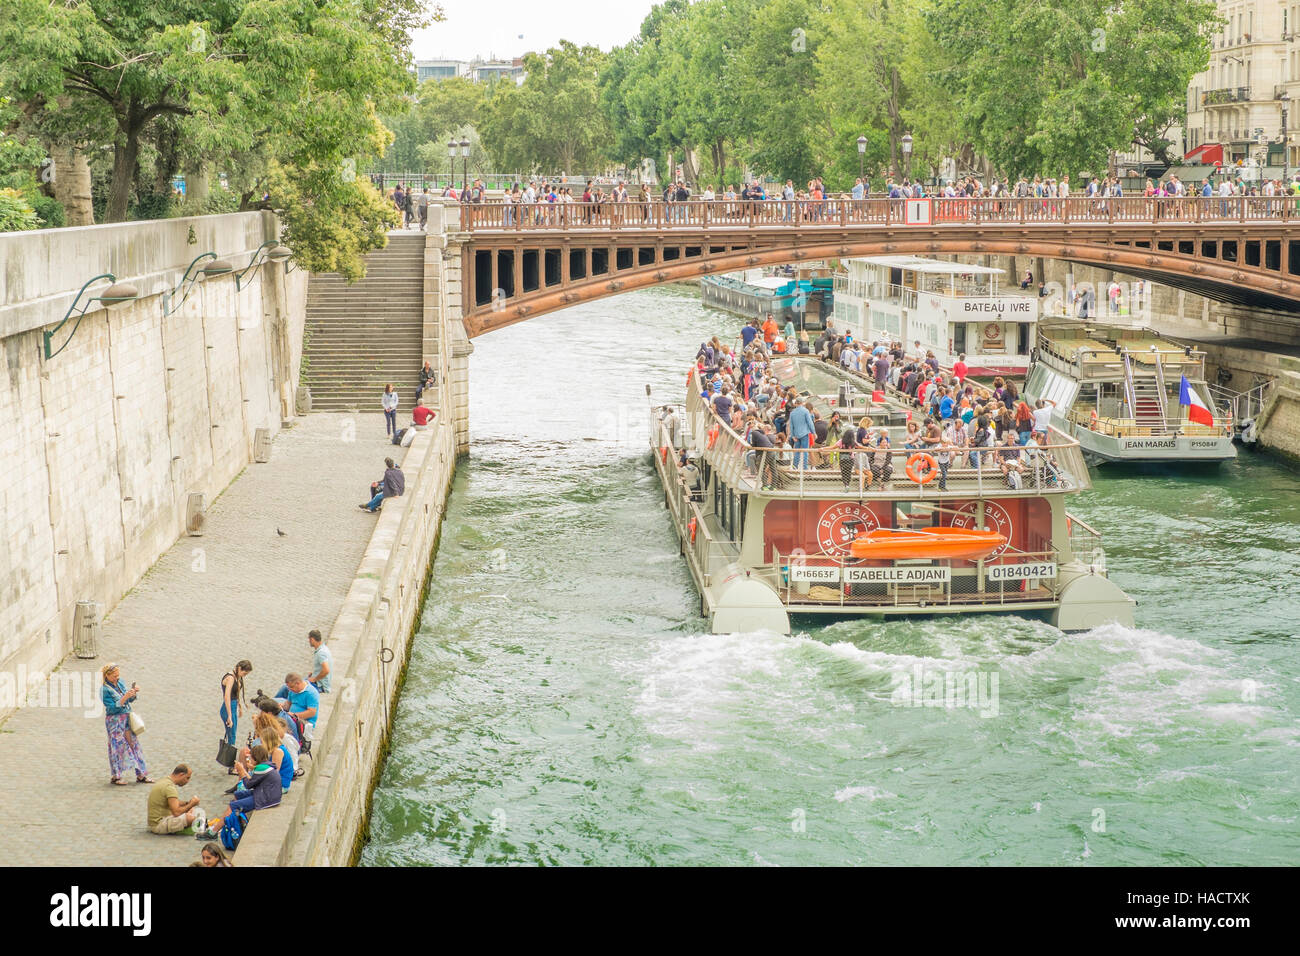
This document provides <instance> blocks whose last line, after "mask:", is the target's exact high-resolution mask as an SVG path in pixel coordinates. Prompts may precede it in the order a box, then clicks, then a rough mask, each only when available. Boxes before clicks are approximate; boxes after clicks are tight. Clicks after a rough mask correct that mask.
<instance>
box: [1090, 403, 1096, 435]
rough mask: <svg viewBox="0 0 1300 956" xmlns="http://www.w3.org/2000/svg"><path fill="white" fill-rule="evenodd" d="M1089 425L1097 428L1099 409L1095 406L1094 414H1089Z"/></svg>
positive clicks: (1093, 428)
mask: <svg viewBox="0 0 1300 956" xmlns="http://www.w3.org/2000/svg"><path fill="white" fill-rule="evenodd" d="M1088 427H1089V428H1091V429H1092V430H1093V431H1096V430H1097V409H1095V408H1094V409H1093V410H1092V414H1090V415H1089V416H1088Z"/></svg>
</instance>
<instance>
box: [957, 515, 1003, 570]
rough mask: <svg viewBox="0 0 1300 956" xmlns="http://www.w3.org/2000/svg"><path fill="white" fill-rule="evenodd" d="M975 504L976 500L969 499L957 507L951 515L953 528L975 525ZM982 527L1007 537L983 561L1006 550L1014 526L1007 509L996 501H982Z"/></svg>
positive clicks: (991, 558)
mask: <svg viewBox="0 0 1300 956" xmlns="http://www.w3.org/2000/svg"><path fill="white" fill-rule="evenodd" d="M976 506H977V502H974V501H969V502H967V503H966V504H964V505H962V506H961V507H960V508H958V509H957V513H956V514H955V515H953V516H952V526H953V527H954V528H974V527H976V525H977V524H978V522H977V520H976V513H975V509H976ZM984 527H985V528H986V529H987V530H989V531H996V532H997V533H998V534H1000V535H1002V537H1004V538H1006V539H1007V540H1006V541H1005V542H1004V543H1003V544H1002V545H1001V546H1000V547H999V548H998V549H997V550H996V551H994V552H993V553H992V554H990V555H989V556H988V557H987V558H985V559H984V560H985V561H992V560H993V559H994V558H997V557H1000V556H1001V555H1002V552H1003V551H1005V550H1007V545H1009V544H1010V543H1011V533H1012V532H1013V531H1014V530H1015V528H1014V527H1013V526H1012V524H1011V515H1009V514H1007V509H1005V508H1003V507H1002V506H1001V505H1000V504H998V503H997V502H996V501H986V502H984Z"/></svg>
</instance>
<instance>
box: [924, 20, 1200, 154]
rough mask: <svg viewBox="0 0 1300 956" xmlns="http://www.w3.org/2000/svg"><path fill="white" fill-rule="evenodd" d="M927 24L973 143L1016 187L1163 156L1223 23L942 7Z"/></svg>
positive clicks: (957, 108) (965, 127) (1181, 118)
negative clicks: (1140, 151) (1125, 153)
mask: <svg viewBox="0 0 1300 956" xmlns="http://www.w3.org/2000/svg"><path fill="white" fill-rule="evenodd" d="M926 21H927V23H928V24H929V26H930V28H931V30H932V31H933V33H934V35H935V37H936V39H937V41H938V43H939V45H940V46H941V47H942V48H943V49H944V50H945V51H946V52H947V54H948V56H949V57H950V59H951V62H952V63H954V64H957V66H956V67H955V68H954V70H953V86H954V92H955V97H956V102H955V104H954V105H955V107H956V111H957V113H958V115H960V116H961V118H962V123H963V129H964V131H965V133H966V135H967V136H968V137H969V139H970V141H971V142H972V143H973V144H974V145H975V147H976V148H977V149H979V150H980V151H982V152H984V153H985V154H987V155H988V156H990V157H991V158H992V159H993V160H994V161H995V162H996V163H997V164H998V165H999V166H1000V167H1001V168H1003V169H1004V170H1005V171H1006V172H1008V173H1010V174H1012V175H1016V174H1021V173H1024V174H1033V173H1048V174H1052V175H1059V174H1061V173H1068V174H1074V173H1077V172H1078V171H1081V170H1092V171H1097V170H1099V169H1104V168H1105V166H1106V160H1107V154H1108V153H1109V151H1111V150H1123V149H1126V148H1128V147H1129V146H1130V145H1131V144H1133V143H1134V142H1139V143H1143V144H1145V145H1148V146H1152V147H1156V148H1159V146H1160V143H1159V141H1160V140H1161V139H1162V134H1163V133H1164V132H1165V131H1166V130H1168V129H1169V127H1170V126H1171V125H1173V124H1176V123H1180V122H1182V121H1183V119H1184V118H1185V117H1184V111H1185V101H1186V95H1187V84H1188V82H1189V81H1190V80H1191V78H1192V76H1193V75H1194V74H1195V73H1196V72H1198V71H1199V70H1202V69H1204V68H1205V64H1206V62H1207V61H1208V58H1209V52H1210V48H1209V42H1208V39H1207V37H1208V33H1209V31H1210V29H1211V28H1212V27H1214V26H1216V25H1217V24H1218V23H1220V22H1221V21H1219V20H1218V17H1217V14H1216V13H1215V5H1214V3H1213V2H1212V0H1131V2H1125V3H1123V4H1115V3H1113V2H1111V0H1081V2H1076V3H1071V4H1066V5H1057V4H1044V3H1041V2H1038V0H944V2H942V3H940V2H938V0H936V2H934V4H933V6H932V7H931V8H930V10H929V11H928V13H927V17H926ZM1166 145H1167V144H1166Z"/></svg>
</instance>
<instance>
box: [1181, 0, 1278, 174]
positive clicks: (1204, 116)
mask: <svg viewBox="0 0 1300 956" xmlns="http://www.w3.org/2000/svg"><path fill="white" fill-rule="evenodd" d="M1218 7H1219V15H1220V16H1221V17H1222V18H1223V20H1224V25H1223V27H1222V28H1221V29H1220V30H1219V31H1218V32H1216V33H1215V34H1213V35H1212V36H1211V37H1210V62H1209V64H1208V66H1207V67H1206V69H1205V70H1204V71H1202V72H1201V73H1198V74H1197V75H1196V76H1195V77H1193V79H1192V82H1191V85H1190V86H1189V88H1188V90H1187V126H1186V131H1185V142H1184V150H1185V153H1186V156H1187V159H1188V160H1189V161H1197V162H1204V163H1210V164H1212V163H1215V162H1221V163H1222V164H1223V165H1224V166H1225V167H1232V166H1236V165H1238V164H1239V163H1240V164H1241V165H1243V166H1244V167H1246V168H1247V169H1252V168H1254V169H1258V168H1260V167H1265V168H1268V167H1273V168H1276V169H1278V170H1280V169H1281V168H1282V167H1283V164H1284V162H1285V164H1286V166H1288V167H1289V168H1290V169H1291V170H1292V171H1294V170H1295V168H1296V161H1297V158H1300V157H1297V156H1296V152H1295V146H1294V145H1289V144H1287V138H1288V136H1287V133H1286V131H1284V129H1283V115H1284V114H1283V111H1284V110H1286V111H1287V125H1288V126H1291V125H1294V123H1295V120H1294V118H1293V117H1291V116H1290V115H1289V113H1290V110H1289V106H1290V101H1291V98H1292V97H1294V96H1296V95H1297V94H1300V84H1297V82H1296V78H1297V77H1298V76H1300V44H1298V43H1297V42H1296V27H1297V20H1298V19H1300V3H1297V2H1289V0H1282V2H1278V0H1220V2H1219V5H1218ZM1289 138H1290V139H1292V140H1293V139H1294V137H1289ZM1284 149H1286V150H1287V151H1288V153H1289V155H1287V154H1284V152H1283V150H1284ZM1270 173H1271V170H1270ZM1266 175H1268V174H1267V173H1266Z"/></svg>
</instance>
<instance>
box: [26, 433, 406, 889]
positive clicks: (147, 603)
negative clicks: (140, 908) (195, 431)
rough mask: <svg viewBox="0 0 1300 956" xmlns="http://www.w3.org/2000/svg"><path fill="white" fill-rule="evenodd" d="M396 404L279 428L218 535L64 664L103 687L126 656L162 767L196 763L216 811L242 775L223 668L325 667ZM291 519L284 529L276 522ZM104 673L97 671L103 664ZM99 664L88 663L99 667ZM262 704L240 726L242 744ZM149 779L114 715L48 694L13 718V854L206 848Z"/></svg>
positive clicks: (33, 857)
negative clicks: (110, 718) (225, 705)
mask: <svg viewBox="0 0 1300 956" xmlns="http://www.w3.org/2000/svg"><path fill="white" fill-rule="evenodd" d="M400 450H401V449H397V448H394V447H393V446H392V445H391V444H389V443H388V441H387V439H386V438H385V437H384V421H383V416H382V415H375V414H371V415H348V414H343V413H316V414H313V415H310V416H307V417H306V418H305V419H299V420H298V424H297V425H296V426H295V427H294V428H292V429H289V430H288V431H284V432H282V433H281V434H280V435H279V436H277V438H276V440H275V446H274V451H273V453H272V455H271V460H270V462H268V463H266V464H250V465H249V466H248V467H247V468H246V469H245V470H244V472H243V474H241V475H240V476H239V478H237V479H236V480H235V481H234V482H233V483H232V484H231V485H230V487H229V488H227V489H226V491H225V493H224V494H222V495H221V497H219V498H218V499H217V500H216V501H215V502H214V503H212V504H211V505H210V506H209V509H208V523H207V528H206V533H205V534H204V535H203V536H202V537H188V536H187V537H182V538H181V539H180V540H179V541H177V542H176V544H175V545H174V546H173V547H172V548H171V550H169V551H168V552H167V553H166V554H165V555H163V556H162V558H160V559H159V560H158V562H157V563H156V564H155V565H154V566H153V568H151V569H150V570H149V571H148V573H147V574H145V576H144V578H143V579H142V580H141V581H140V582H139V584H137V585H136V587H135V589H134V590H132V591H131V593H130V594H128V595H127V596H126V597H125V598H124V599H123V600H122V602H121V603H120V604H119V605H118V606H117V607H116V608H114V610H113V611H112V613H111V614H110V615H109V616H108V618H107V620H106V621H105V624H104V633H103V640H102V641H101V643H100V647H99V658H98V659H97V660H78V659H77V658H75V657H69V658H68V659H66V660H65V661H64V663H63V667H62V669H61V671H60V674H61V675H70V674H71V675H77V676H81V677H82V678H83V680H86V681H88V683H87V684H85V685H83V686H88V687H89V688H91V689H92V690H93V693H94V694H95V696H96V697H97V696H98V692H99V676H98V669H99V668H100V667H102V666H103V665H104V664H105V663H107V662H108V661H110V660H111V661H116V662H117V663H118V664H119V665H120V667H121V669H122V678H123V680H125V681H126V683H127V685H128V686H129V685H130V684H131V682H132V681H136V682H138V683H139V685H140V698H139V703H138V704H137V705H136V707H137V709H138V711H139V712H140V715H141V716H142V717H143V718H144V719H145V721H146V724H147V726H146V729H145V733H144V734H142V735H141V737H140V742H141V745H142V746H143V748H144V754H145V759H146V760H147V762H148V765H149V772H150V774H151V775H152V776H153V778H154V779H155V780H158V779H161V778H162V777H163V776H164V775H166V774H167V773H169V772H170V771H171V770H172V768H173V767H174V766H175V765H176V764H177V763H187V764H189V765H190V767H191V769H192V770H193V771H194V777H193V779H192V780H191V782H190V784H189V786H188V787H186V788H184V789H183V790H182V791H181V798H182V800H184V799H187V798H188V797H189V796H192V795H194V794H197V795H198V796H199V797H201V798H202V806H203V809H204V811H205V812H207V813H208V814H210V815H211V814H215V813H216V812H217V811H219V810H220V809H222V808H224V806H225V801H227V800H228V799H229V798H228V797H224V796H223V795H222V791H224V790H225V789H226V788H227V787H228V786H230V784H231V783H232V782H233V778H231V777H228V776H227V775H226V771H225V769H224V768H223V767H221V766H219V765H218V764H217V763H216V760H215V759H214V758H215V756H216V752H217V742H218V740H219V738H220V736H221V731H222V724H221V720H220V718H219V717H218V716H217V708H218V707H219V706H220V703H221V689H220V681H221V675H222V674H224V673H225V672H226V671H228V670H230V669H231V667H232V666H233V665H234V663H235V662H236V661H237V660H239V659H241V658H248V659H249V660H250V661H251V662H252V664H253V673H252V675H251V676H250V677H249V679H248V684H247V686H248V692H249V695H250V696H251V695H252V693H253V692H254V691H255V690H256V689H257V688H259V687H260V688H263V689H265V690H266V691H267V692H268V693H272V692H274V691H275V690H276V689H277V688H278V687H279V686H280V684H281V683H282V682H283V679H284V675H285V673H287V672H288V671H290V670H296V671H299V672H301V673H302V674H304V675H306V674H307V673H308V672H309V671H310V667H311V649H310V647H309V646H308V644H307V631H309V630H310V629H311V628H313V627H319V628H320V629H321V630H322V632H324V633H325V634H326V636H327V641H328V633H329V628H330V627H331V626H332V625H333V623H334V618H335V617H336V616H337V615H338V612H339V608H340V607H341V606H342V604H343V598H344V596H345V595H346V594H347V591H348V588H349V587H350V586H351V582H352V579H353V576H354V575H355V573H356V569H357V566H358V564H359V563H360V561H361V557H362V554H363V553H364V551H365V547H366V544H367V543H368V541H369V539H370V533H371V529H372V528H373V527H374V523H375V520H376V519H375V518H374V517H373V516H371V515H368V514H366V513H364V512H362V511H361V510H359V509H358V508H357V505H358V504H360V503H361V502H362V501H364V500H365V498H366V494H365V492H366V489H367V488H368V486H369V484H370V482H371V481H375V480H377V479H378V478H380V477H382V475H383V471H384V458H385V457H386V456H388V455H391V454H392V452H394V451H400ZM277 528H279V529H281V530H282V531H284V532H285V535H284V537H281V536H279V535H277V534H276V529H277ZM90 672H93V674H92V673H90ZM87 675H89V676H87ZM251 726H252V724H251V717H250V715H249V711H248V710H247V709H246V710H245V716H244V719H242V720H241V721H240V724H239V736H238V738H237V739H238V741H239V742H240V744H241V745H242V743H243V741H244V738H245V737H246V736H247V731H248V730H249V729H250V728H251ZM148 789H149V788H148V786H147V785H144V784H141V785H139V786H137V785H135V784H132V785H130V786H125V787H114V786H111V785H110V784H109V782H108V745H107V736H106V734H105V731H104V720H103V717H102V716H101V715H99V714H95V715H90V716H88V715H87V714H86V713H85V712H84V708H83V707H66V706H64V707H36V706H29V707H26V708H24V709H23V710H20V711H18V712H17V713H15V714H14V715H13V716H12V717H10V718H9V719H8V720H7V721H5V722H4V723H3V724H0V862H2V863H5V864H23V865H51V866H55V865H91V866H102V865H172V866H179V865H184V864H187V863H189V862H190V861H191V860H195V859H197V858H198V851H199V844H198V843H197V842H196V841H195V840H194V839H193V837H180V836H173V837H163V836H156V835H154V834H152V833H149V832H148V830H147V829H146V827H145V816H146V809H145V805H146V797H147V794H148Z"/></svg>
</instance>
